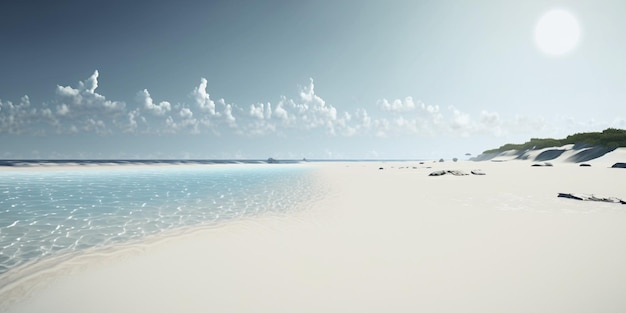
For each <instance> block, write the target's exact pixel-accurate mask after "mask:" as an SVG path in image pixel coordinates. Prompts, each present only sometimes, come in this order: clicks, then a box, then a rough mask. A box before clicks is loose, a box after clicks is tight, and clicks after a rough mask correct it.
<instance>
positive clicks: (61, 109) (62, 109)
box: [57, 103, 70, 116]
mask: <svg viewBox="0 0 626 313" xmlns="http://www.w3.org/2000/svg"><path fill="white" fill-rule="evenodd" d="M69 112H70V107H69V106H67V104H65V103H62V104H61V105H57V114H58V115H61V116H64V115H67V114H68V113H69Z"/></svg>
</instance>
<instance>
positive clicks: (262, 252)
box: [9, 161, 626, 312]
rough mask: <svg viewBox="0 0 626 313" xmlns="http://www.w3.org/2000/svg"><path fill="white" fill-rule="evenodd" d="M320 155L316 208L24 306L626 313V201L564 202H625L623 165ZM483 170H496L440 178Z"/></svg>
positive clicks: (152, 249) (204, 237) (192, 241)
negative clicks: (591, 312)
mask: <svg viewBox="0 0 626 313" xmlns="http://www.w3.org/2000/svg"><path fill="white" fill-rule="evenodd" d="M311 164H312V165H314V166H315V173H314V174H312V175H316V177H317V178H318V179H319V183H320V184H322V186H323V187H324V188H327V189H328V190H329V191H330V193H328V194H327V195H326V196H325V197H324V198H323V199H318V201H316V202H314V203H313V206H314V207H312V208H309V209H307V210H303V211H302V212H296V213H289V214H287V215H286V216H283V217H282V218H276V217H275V216H274V217H273V216H267V217H266V218H264V217H261V218H258V219H257V218H256V217H254V218H251V219H248V220H245V221H237V222H233V223H232V224H231V222H227V223H225V224H224V225H223V226H222V227H219V229H212V230H207V231H198V232H192V233H191V234H189V235H184V236H172V237H168V238H167V239H165V240H164V241H162V242H161V243H159V244H156V245H153V246H149V247H146V248H145V249H144V250H141V251H138V252H137V253H136V254H133V255H130V256H128V257H124V258H121V259H120V260H119V261H111V262H112V263H108V264H106V263H107V262H105V264H103V263H100V264H98V262H93V263H89V262H88V263H89V264H87V268H86V269H82V270H80V271H76V272H71V273H68V275H66V276H63V277H59V278H58V279H55V280H54V281H53V282H51V284H50V285H48V287H46V288H43V289H42V290H38V291H37V292H36V293H34V294H33V295H32V297H31V298H29V299H28V300H26V301H24V302H21V303H17V304H16V305H15V306H13V307H12V308H11V310H10V311H9V312H27V311H38V310H40V309H50V308H58V309H59V310H63V311H65V312H110V311H151V312H171V311H173V310H181V309H182V310H185V311H188V312H203V311H210V310H217V311H273V312H293V311H301V310H307V309H308V310H312V311H318V312H319V311H326V312H334V311H337V312H339V311H342V312H345V311H350V310H364V311H368V310H369V311H381V310H383V309H390V308H391V309H392V310H393V311H396V312H401V311H415V310H426V311H429V310H430V311H432V310H439V311H445V312H458V311H465V312H484V311H513V312H528V311H537V310H543V311H570V312H573V311H577V310H583V311H585V309H596V310H597V309H598V308H601V307H602V306H603V305H609V304H611V305H612V306H610V307H613V308H615V307H620V308H626V300H623V299H622V298H621V297H617V295H613V294H610V293H608V294H604V293H603V294H597V293H594V291H595V290H596V289H597V286H605V287H606V290H607V291H608V290H623V289H624V288H626V271H622V270H621V264H623V262H626V253H624V252H622V251H621V249H619V248H618V247H619V246H621V244H622V243H621V240H620V238H624V236H626V230H624V229H623V227H622V225H623V223H624V222H626V212H625V211H623V210H624V208H623V207H622V206H620V205H619V204H608V203H590V202H584V201H574V200H568V199H559V198H557V197H556V193H557V192H587V193H605V194H607V195H610V196H616V197H626V191H624V190H623V188H621V185H620V184H619V182H620V181H621V179H622V178H623V172H622V171H623V170H621V169H610V168H604V167H599V166H594V167H592V168H580V167H578V166H577V165H575V164H557V165H556V166H555V167H553V168H531V167H530V165H531V162H523V161H520V162H518V161H510V162H458V163H452V162H444V163H438V162H437V163H425V164H419V162H417V161H416V162H389V161H388V162H363V163H361V162H354V163H350V162H348V163H342V162H338V163H319V164H318V163H311ZM381 167H382V168H383V169H382V170H380V169H379V168H381ZM414 167H415V168H414ZM429 167H430V168H429ZM475 168H480V169H482V170H483V171H484V172H485V173H486V175H485V176H463V177H458V176H444V177H428V176H427V175H428V173H429V172H431V171H435V170H440V169H459V170H464V171H469V170H472V169H475ZM607 182H613V183H611V184H608V183H607ZM590 295H593V297H591V298H590ZM70 298H72V299H73V300H72V301H68V302H67V303H66V302H60V300H59V299H70Z"/></svg>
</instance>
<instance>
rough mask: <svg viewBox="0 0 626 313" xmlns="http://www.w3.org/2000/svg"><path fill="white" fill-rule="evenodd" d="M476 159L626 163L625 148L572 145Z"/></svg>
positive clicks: (481, 156) (512, 152) (505, 153)
mask: <svg viewBox="0 0 626 313" xmlns="http://www.w3.org/2000/svg"><path fill="white" fill-rule="evenodd" d="M477 159H478V160H480V161H485V160H491V161H495V162H505V161H512V160H525V161H532V162H545V161H549V162H560V163H582V162H585V163H590V164H592V163H595V164H596V165H599V166H609V167H610V166H611V165H613V164H614V163H616V162H626V148H617V149H610V148H603V147H577V146H575V145H573V144H569V145H565V146H562V147H550V148H543V149H537V150H530V151H517V150H509V151H504V152H501V153H494V154H489V155H480V156H478V157H477ZM609 163H610V164H609Z"/></svg>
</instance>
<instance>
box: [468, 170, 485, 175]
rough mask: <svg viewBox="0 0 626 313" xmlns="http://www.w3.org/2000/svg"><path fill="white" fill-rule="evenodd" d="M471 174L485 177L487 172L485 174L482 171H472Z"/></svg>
mask: <svg viewBox="0 0 626 313" xmlns="http://www.w3.org/2000/svg"><path fill="white" fill-rule="evenodd" d="M471 173H472V174H473V175H485V172H483V171H481V170H472V171H471Z"/></svg>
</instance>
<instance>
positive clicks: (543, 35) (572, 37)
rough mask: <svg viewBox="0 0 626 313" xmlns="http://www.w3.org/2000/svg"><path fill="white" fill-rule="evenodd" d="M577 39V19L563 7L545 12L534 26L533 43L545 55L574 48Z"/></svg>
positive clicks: (557, 53)
mask: <svg viewBox="0 0 626 313" xmlns="http://www.w3.org/2000/svg"><path fill="white" fill-rule="evenodd" d="M579 40H580V26H579V24H578V20H577V19H576V17H575V16H574V15H573V14H571V13H570V12H568V11H566V10H563V9H553V10H550V11H548V12H546V13H545V14H544V15H543V16H541V18H540V19H539V21H538V22H537V25H536V26H535V44H537V47H538V48H539V50H541V51H542V52H543V53H545V54H547V55H551V56H560V55H564V54H566V53H568V52H570V51H572V50H573V49H574V48H576V46H577V45H578V41H579Z"/></svg>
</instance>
